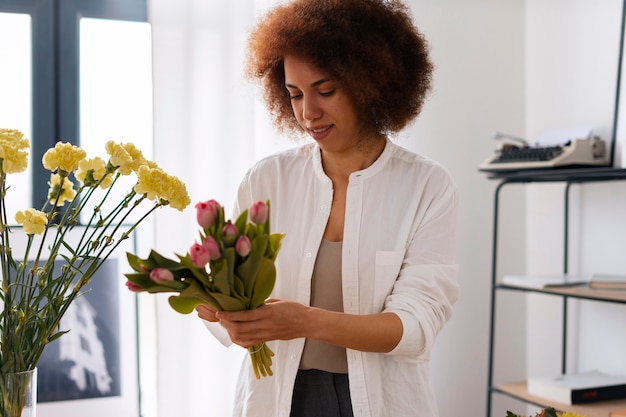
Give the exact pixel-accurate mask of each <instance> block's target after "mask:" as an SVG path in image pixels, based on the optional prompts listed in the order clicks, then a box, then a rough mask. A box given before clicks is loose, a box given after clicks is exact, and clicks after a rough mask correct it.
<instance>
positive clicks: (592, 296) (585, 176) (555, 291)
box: [487, 0, 626, 417]
mask: <svg viewBox="0 0 626 417" xmlns="http://www.w3.org/2000/svg"><path fill="white" fill-rule="evenodd" d="M625 1H626V0H625ZM488 175H489V179H493V180H499V184H498V185H497V186H496V188H495V195H494V221H493V236H492V237H493V240H492V245H493V246H492V265H491V267H492V268H491V306H490V325H489V365H488V366H489V369H488V381H487V389H488V393H487V417H500V416H497V415H494V414H492V408H491V407H492V398H491V397H492V396H493V395H494V394H495V393H498V394H503V395H505V396H508V397H510V398H514V399H516V400H518V401H521V402H525V403H527V404H534V405H536V406H538V407H541V408H543V407H547V406H552V407H554V408H556V409H557V410H562V411H569V412H572V413H576V414H580V415H584V416H586V417H609V413H610V412H611V411H614V410H620V409H626V399H625V400H619V401H606V402H597V403H591V404H577V405H567V404H559V403H556V402H553V401H551V400H549V399H545V398H541V397H537V396H533V395H530V394H529V393H528V391H527V389H526V383H525V382H518V383H507V384H502V385H498V384H494V381H493V377H494V369H495V365H494V354H495V333H496V331H495V328H496V326H495V322H496V298H497V297H496V294H497V293H498V292H499V291H502V290H505V291H517V292H523V293H537V294H546V295H551V296H557V297H561V298H563V300H564V301H568V300H569V299H571V298H574V299H583V300H591V301H599V302H609V303H619V304H626V291H624V290H595V289H591V288H589V286H588V285H579V286H571V287H548V288H535V287H529V286H522V285H516V284H510V283H507V284H505V283H503V282H502V281H501V280H499V279H497V277H498V273H497V272H498V271H497V263H498V262H497V261H498V250H497V249H498V214H499V196H500V191H501V190H502V188H503V187H504V186H505V185H507V184H524V183H533V182H535V183H548V182H553V183H555V182H563V183H565V185H566V186H565V187H564V190H563V192H564V217H563V218H564V236H563V242H564V245H563V273H567V271H568V266H569V204H570V201H569V199H570V188H571V186H572V185H574V184H584V183H602V182H608V181H620V180H621V181H625V180H626V169H624V168H612V167H595V168H592V167H584V168H568V169H563V168H554V169H544V170H533V171H530V170H528V171H516V172H500V173H488ZM568 305H569V303H567V302H563V303H562V308H563V314H562V317H561V318H560V320H561V321H562V323H561V328H562V335H561V343H562V348H561V369H562V372H566V370H567V369H568V367H567V360H566V358H567V349H568V345H569V339H568V335H567V327H568V326H567V323H568ZM511 411H515V410H511Z"/></svg>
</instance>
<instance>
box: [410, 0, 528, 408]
mask: <svg viewBox="0 0 626 417" xmlns="http://www.w3.org/2000/svg"><path fill="white" fill-rule="evenodd" d="M410 4H411V7H412V10H413V12H414V15H415V18H416V22H417V25H418V26H419V27H420V28H421V30H422V31H423V32H424V34H425V36H426V38H427V39H428V40H429V41H430V43H431V46H432V56H433V60H434V62H435V66H436V69H435V88H434V91H433V94H432V96H431V97H430V99H429V101H428V102H427V103H426V106H425V108H424V111H423V113H422V114H421V115H420V117H419V120H418V122H417V123H416V125H415V126H414V127H413V128H411V129H409V131H408V132H407V133H406V134H405V135H403V137H402V138H401V144H402V145H404V146H407V147H408V148H411V149H413V150H415V151H417V152H419V153H422V154H424V155H427V156H430V157H432V158H434V159H435V160H438V161H440V162H441V163H443V164H444V165H445V166H446V167H448V169H449V170H450V172H451V173H452V175H453V177H454V178H455V180H456V183H457V185H458V189H459V193H460V201H461V213H460V242H459V260H460V265H461V273H460V277H459V280H460V284H461V296H460V299H459V302H458V303H457V305H456V308H455V315H454V316H453V318H452V320H451V321H450V323H448V325H447V326H446V327H445V328H444V330H443V332H442V333H441V335H440V337H439V340H438V342H437V345H436V347H435V351H434V352H433V357H432V369H433V378H434V381H435V388H436V392H437V396H438V399H439V408H440V413H441V417H454V416H459V415H472V416H480V415H484V414H485V407H486V401H487V390H486V387H487V358H488V349H487V347H488V325H489V299H490V274H491V261H490V259H491V233H492V217H493V190H494V187H495V185H496V183H495V182H493V181H488V180H487V179H486V176H485V175H484V174H483V173H480V172H478V171H477V168H476V167H477V166H478V165H479V164H480V163H481V162H483V160H484V159H486V158H487V157H488V156H489V155H490V154H491V153H492V152H493V149H494V146H495V144H494V141H493V140H492V139H491V134H492V132H493V131H494V130H500V131H504V132H508V133H511V134H515V135H523V134H524V120H525V119H524V117H525V115H524V85H525V83H524V42H525V39H524V22H525V17H524V16H525V15H524V2H523V1H519V0H473V1H471V2H468V1H463V0H448V1H441V0H413V1H411V2H410ZM521 191H522V190H519V189H516V190H511V191H508V190H507V199H506V201H503V202H502V204H503V210H502V212H503V213H504V217H505V219H509V220H510V221H507V220H504V221H503V223H504V224H505V225H506V226H504V227H503V230H502V234H504V235H506V236H512V235H514V236H515V237H516V239H515V240H514V241H512V240H508V241H503V242H502V245H501V250H500V255H501V256H500V260H501V263H500V267H499V269H500V270H501V271H502V270H504V271H513V270H515V269H519V268H522V267H523V265H524V256H523V251H524V244H523V241H524V233H523V232H524V215H523V213H524V204H523V200H522V197H523V193H522V192H521ZM513 243H517V244H518V245H517V246H516V245H513ZM520 244H521V245H520ZM520 246H521V247H520ZM499 304H501V305H502V306H505V305H507V306H512V307H513V308H512V309H511V310H509V311H508V312H507V311H506V310H502V312H501V313H499V315H501V314H507V315H508V318H507V320H506V321H505V320H503V324H504V327H503V328H502V329H501V332H500V335H501V336H502V337H500V338H499V344H498V346H499V348H500V349H502V350H506V351H509V352H510V351H513V352H515V351H518V354H517V356H518V357H522V358H523V343H521V344H520V343H518V339H517V338H516V337H515V331H516V330H515V329H517V328H519V327H523V326H524V322H525V317H524V315H520V314H518V310H519V309H522V308H523V307H524V304H523V300H522V299H519V298H514V297H510V296H508V295H507V294H504V295H503V296H502V298H500V300H499ZM499 310H500V309H499ZM511 312H512V313H511ZM502 364H503V365H505V366H503V367H502V368H506V370H507V371H508V372H514V373H517V374H519V375H521V374H522V373H523V370H524V367H525V363H524V362H523V361H518V362H516V363H514V364H513V365H512V366H511V365H507V363H506V362H502ZM499 374H500V373H499ZM502 415H505V413H502Z"/></svg>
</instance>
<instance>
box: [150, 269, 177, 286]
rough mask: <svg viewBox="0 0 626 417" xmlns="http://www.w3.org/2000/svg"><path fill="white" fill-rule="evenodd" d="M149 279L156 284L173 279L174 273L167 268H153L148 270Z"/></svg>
mask: <svg viewBox="0 0 626 417" xmlns="http://www.w3.org/2000/svg"><path fill="white" fill-rule="evenodd" d="M150 279H151V280H152V281H154V282H156V283H157V284H162V283H164V282H167V281H174V274H172V272H171V271H170V270H169V269H165V268H154V269H153V270H152V271H150Z"/></svg>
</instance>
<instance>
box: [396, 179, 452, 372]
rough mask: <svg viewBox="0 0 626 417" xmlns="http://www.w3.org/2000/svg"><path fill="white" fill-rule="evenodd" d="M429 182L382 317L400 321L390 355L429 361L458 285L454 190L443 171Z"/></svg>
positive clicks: (450, 310) (446, 319)
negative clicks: (394, 316)
mask: <svg viewBox="0 0 626 417" xmlns="http://www.w3.org/2000/svg"><path fill="white" fill-rule="evenodd" d="M439 174H440V175H435V178H431V181H428V183H427V185H426V187H427V189H426V192H425V195H431V196H432V197H431V198H430V199H426V200H423V201H422V203H421V204H427V209H426V210H425V212H424V215H423V216H421V217H419V218H418V219H417V220H416V221H417V222H418V223H419V224H418V225H417V227H416V230H415V232H414V235H413V237H412V239H411V242H410V244H409V245H408V248H407V250H406V254H405V257H404V260H403V263H402V268H401V270H400V273H399V275H398V278H397V279H396V282H395V283H394V286H393V290H392V292H391V294H390V295H389V296H388V297H387V299H386V300H385V308H384V311H389V312H393V313H395V314H397V315H398V317H400V320H401V321H402V326H403V335H402V338H401V340H400V342H399V343H398V345H397V346H396V347H395V348H394V349H393V350H392V351H391V352H389V354H390V355H400V356H408V357H417V358H418V359H420V360H428V358H429V355H430V350H431V348H432V346H433V345H434V342H435V339H436V337H437V335H438V334H439V331H440V330H441V329H442V328H443V326H444V324H445V323H446V322H447V321H448V320H449V319H450V317H451V316H452V306H453V304H454V303H455V302H456V300H457V298H458V293H459V285H458V281H457V275H458V265H457V263H456V252H457V223H458V219H457V216H458V198H457V191H456V187H455V186H454V184H453V183H452V181H451V180H450V178H449V176H448V175H447V173H446V172H445V171H444V170H443V169H442V170H441V171H440V172H439Z"/></svg>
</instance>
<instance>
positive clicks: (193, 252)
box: [189, 243, 211, 268]
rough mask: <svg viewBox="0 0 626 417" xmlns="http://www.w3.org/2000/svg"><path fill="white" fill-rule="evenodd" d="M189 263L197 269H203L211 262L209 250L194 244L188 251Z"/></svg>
mask: <svg viewBox="0 0 626 417" xmlns="http://www.w3.org/2000/svg"><path fill="white" fill-rule="evenodd" d="M189 258H190V259H191V263H192V264H193V265H194V266H195V267H197V268H204V267H205V266H206V264H207V263H208V262H209V261H210V260H211V254H210V253H209V250H208V249H207V248H205V247H204V245H201V244H199V243H194V244H193V245H191V248H190V249H189Z"/></svg>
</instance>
